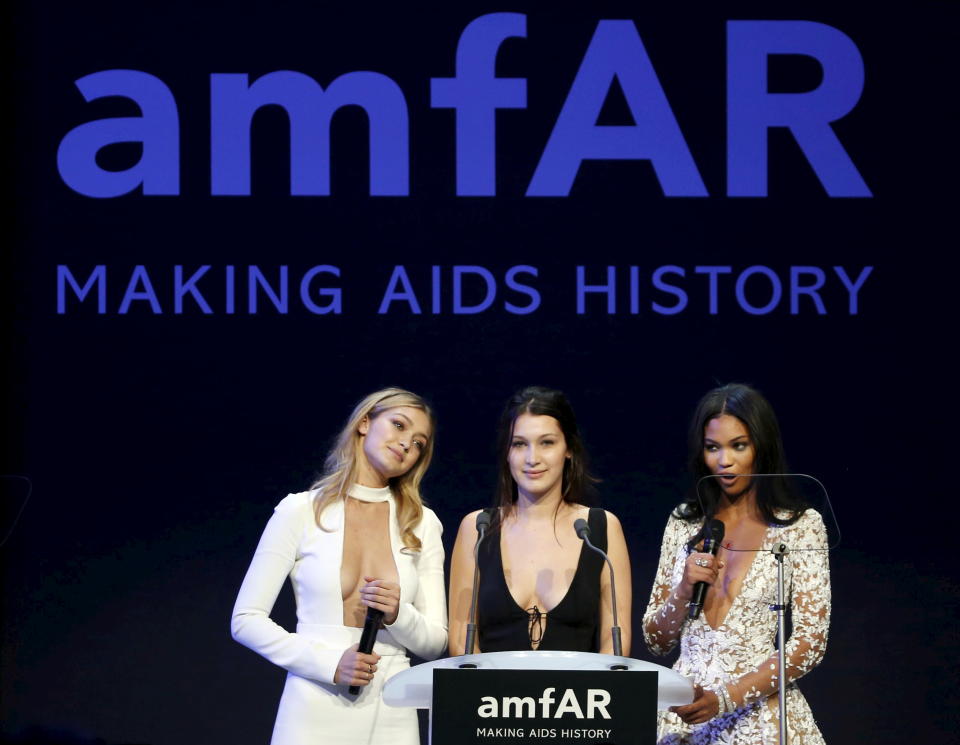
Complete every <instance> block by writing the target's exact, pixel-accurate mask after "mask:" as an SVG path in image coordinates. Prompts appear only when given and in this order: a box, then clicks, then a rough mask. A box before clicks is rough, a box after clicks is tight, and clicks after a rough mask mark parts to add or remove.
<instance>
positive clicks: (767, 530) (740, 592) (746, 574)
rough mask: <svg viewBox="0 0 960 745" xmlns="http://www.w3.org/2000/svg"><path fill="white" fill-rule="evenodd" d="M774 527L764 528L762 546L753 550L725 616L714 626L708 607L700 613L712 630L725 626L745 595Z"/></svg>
mask: <svg viewBox="0 0 960 745" xmlns="http://www.w3.org/2000/svg"><path fill="white" fill-rule="evenodd" d="M772 528H773V526H772V525H767V526H766V527H765V528H764V530H763V540H762V541H761V544H760V545H761V547H760V548H758V549H757V550H755V551H754V552H753V558H752V559H750V565H749V566H748V567H747V571H746V572H744V575H743V578H742V579H741V580H740V587H739V588H738V589H737V594H736V595H735V596H734V597H733V600H731V601H730V605H729V607H728V608H727V610H726V612H725V613H724V614H723V618H720V619H718V622H717V625H716V626H714V625H713V624H711V623H710V621H708V620H707V613H706V609H704V612H703V613H701V614H700V617H701V618H702V619H703V622H704V624H706V626H707V628H709V629H710V630H711V631H717V630H718V629H720V628H723V625H724V624H725V623H726V622H727V618H729V616H730V612H731V611H732V610H733V609H734V607H735V606H736V604H737V603H739V602H740V596H741V595H743V588H744V587H745V586H746V584H747V580H748V579H750V576H751V575H752V574H753V567H754V566H755V565H756V563H757V557H758V556H759V555H760V554H761V553H763V552H764V551H766V548H764V546H766V545H767V543H768V541H767V538H768V537H769V535H770V531H771V529H772Z"/></svg>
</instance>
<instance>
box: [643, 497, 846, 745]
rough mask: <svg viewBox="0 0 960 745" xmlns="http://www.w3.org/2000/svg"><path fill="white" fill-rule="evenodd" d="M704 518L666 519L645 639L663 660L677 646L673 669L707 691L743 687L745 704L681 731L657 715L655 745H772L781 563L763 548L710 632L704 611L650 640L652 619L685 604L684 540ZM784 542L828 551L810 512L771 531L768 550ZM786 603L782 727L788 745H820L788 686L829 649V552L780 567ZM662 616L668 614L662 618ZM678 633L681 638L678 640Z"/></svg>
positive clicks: (792, 557)
mask: <svg viewBox="0 0 960 745" xmlns="http://www.w3.org/2000/svg"><path fill="white" fill-rule="evenodd" d="M702 524H703V523H702V521H698V522H686V521H684V520H678V519H677V518H675V517H673V516H671V517H670V520H669V521H668V522H667V529H666V531H665V532H664V536H663V545H662V547H661V551H660V565H659V567H658V569H657V577H656V580H655V582H654V585H653V591H652V592H651V594H650V602H649V604H648V605H647V611H646V613H645V614H644V619H643V625H644V636H645V639H646V643H647V647H648V648H649V649H650V651H651V652H652V653H653V654H655V655H665V654H668V653H669V652H670V651H671V650H672V649H673V647H674V646H676V642H677V638H678V636H679V639H680V657H679V659H678V660H677V662H676V664H675V665H674V666H673V669H674V670H676V671H677V672H678V673H680V674H681V675H684V676H686V677H688V678H690V679H691V680H693V681H694V682H695V683H696V684H698V685H701V686H703V687H704V688H712V687H714V686H716V685H718V684H720V683H723V684H728V683H734V682H737V683H739V684H740V685H744V684H745V685H746V686H747V690H748V691H749V693H748V694H747V697H746V698H747V701H746V702H745V703H744V704H743V705H742V706H740V708H738V709H737V710H736V711H734V712H732V713H730V714H727V715H726V716H723V717H715V718H714V719H712V720H710V721H709V722H705V723H704V724H699V725H687V724H684V723H683V721H682V720H681V719H680V718H679V717H678V716H677V715H676V714H673V713H671V712H661V713H660V719H659V727H658V740H657V741H658V743H659V745H714V744H719V743H723V744H724V745H768V744H769V745H775V744H776V743H777V742H778V726H779V725H778V716H777V710H778V708H779V705H778V701H777V695H776V694H777V691H778V668H779V664H778V661H777V652H776V647H775V640H776V631H777V616H776V613H774V612H773V611H771V610H770V608H769V606H770V605H772V604H774V603H776V593H777V562H776V560H775V559H774V557H773V556H772V555H771V554H770V553H769V551H758V552H757V553H756V556H755V557H754V559H753V563H752V564H751V565H750V567H749V569H748V570H747V574H746V576H745V577H744V579H743V584H742V587H741V590H740V594H739V595H738V596H737V597H736V598H735V599H734V601H733V605H732V606H731V607H730V610H729V611H728V612H727V616H726V618H724V619H723V623H721V624H720V625H719V626H718V627H717V628H716V629H714V628H711V627H710V625H709V624H708V623H707V620H706V618H705V615H704V614H702V613H701V614H700V617H699V618H697V619H696V620H693V621H691V620H688V619H687V617H686V614H685V613H684V615H683V621H682V626H681V627H680V628H679V629H677V628H676V625H674V627H673V628H670V627H668V626H667V623H666V621H662V622H661V624H660V630H659V631H658V632H655V633H647V625H648V624H649V623H650V622H651V621H652V620H653V619H654V617H655V616H656V615H657V614H660V613H664V612H665V611H669V610H670V609H671V608H674V607H676V605H677V604H679V603H680V602H681V601H679V600H678V599H676V597H675V596H673V594H672V592H673V588H674V587H676V586H677V585H678V584H679V583H680V580H681V579H682V577H683V568H684V562H685V561H686V558H687V555H688V554H687V542H688V541H689V540H690V539H691V538H692V537H693V536H694V535H695V534H696V533H697V532H698V531H699V530H700V527H701V526H702ZM780 540H782V541H783V542H784V543H786V544H787V546H788V547H804V546H806V547H812V546H826V545H827V536H826V529H825V528H824V525H823V520H822V519H821V517H820V514H819V513H818V512H816V511H814V510H807V511H806V512H805V513H804V514H803V516H802V517H801V518H800V519H799V520H797V522H796V523H794V524H793V525H789V526H786V527H779V526H770V527H769V528H768V529H767V533H766V538H765V541H764V546H767V547H769V546H771V545H773V543H774V542H776V541H780ZM784 580H785V590H786V593H787V598H788V603H791V604H792V616H793V632H792V633H791V635H790V637H789V639H788V640H787V644H786V650H785V651H786V662H787V679H788V681H789V682H788V685H787V692H786V699H787V715H788V716H787V722H788V728H789V729H788V736H789V742H790V745H822V743H823V737H822V735H821V734H820V730H819V729H818V728H817V725H816V722H815V721H814V719H813V714H812V713H811V711H810V707H809V706H808V705H807V702H806V699H804V697H803V694H801V693H800V689H799V688H798V687H797V685H796V683H795V682H793V681H795V680H796V679H797V678H799V677H801V676H802V675H804V674H805V673H807V672H809V671H810V670H812V669H813V668H814V667H816V666H817V665H818V664H819V663H820V660H821V659H823V654H824V651H825V650H826V647H827V632H828V630H829V625H830V568H829V564H828V552H827V551H825V550H808V551H794V552H792V553H789V554H788V555H787V557H786V559H785V562H784ZM663 618H664V619H666V618H667V616H666V615H664V616H663ZM678 632H679V633H678Z"/></svg>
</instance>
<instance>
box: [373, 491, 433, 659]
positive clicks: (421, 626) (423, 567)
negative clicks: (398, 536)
mask: <svg viewBox="0 0 960 745" xmlns="http://www.w3.org/2000/svg"><path fill="white" fill-rule="evenodd" d="M421 525H422V535H421V536H420V540H421V543H422V547H421V549H420V552H419V555H418V556H417V559H416V562H417V576H418V586H417V594H416V597H414V598H413V600H412V602H411V601H410V599H405V598H403V597H401V598H400V608H399V610H398V612H397V620H396V621H394V622H393V623H392V624H391V625H389V626H387V627H386V628H387V629H389V630H390V634H391V635H392V636H393V638H394V639H396V640H397V642H399V643H400V644H402V645H403V646H404V647H406V648H407V649H409V650H410V651H411V652H413V653H414V654H415V655H417V656H418V657H422V658H423V659H426V660H432V659H434V658H436V657H439V656H440V655H441V654H443V652H444V650H446V648H447V599H446V593H445V590H444V582H443V557H444V553H443V541H442V540H441V535H442V533H443V526H442V525H441V524H440V520H439V518H437V516H436V515H435V514H434V513H433V511H432V510H424V513H423V519H422V522H421Z"/></svg>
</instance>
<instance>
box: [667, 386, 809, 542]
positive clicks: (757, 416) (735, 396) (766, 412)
mask: <svg viewBox="0 0 960 745" xmlns="http://www.w3.org/2000/svg"><path fill="white" fill-rule="evenodd" d="M724 414H727V415H729V416H733V417H736V418H737V419H739V420H740V421H741V422H742V423H743V426H745V427H746V428H747V432H748V433H749V434H750V442H751V443H752V444H753V452H754V460H753V471H754V473H758V474H785V473H787V461H786V457H785V456H784V453H783V440H782V439H781V437H780V425H779V424H778V423H777V416H776V414H774V413H773V407H772V406H770V403H769V402H768V401H767V399H765V398H764V397H763V396H762V395H761V394H760V392H759V391H757V390H755V389H754V388H751V387H750V386H748V385H743V384H741V383H730V384H728V385H723V386H720V387H719V388H714V389H713V390H712V391H710V392H709V393H707V394H706V395H705V396H704V397H703V398H701V399H700V403H698V404H697V408H696V410H695V411H694V413H693V418H692V419H691V420H690V430H689V432H688V434H687V447H688V453H689V468H690V473H691V474H692V475H693V477H694V484H693V486H692V487H691V489H690V493H689V494H688V495H687V498H686V499H685V500H684V501H683V502H681V503H680V504H679V505H678V506H677V509H676V510H675V511H674V516H675V517H678V518H680V519H681V520H687V521H690V522H693V521H696V520H700V519H701V518H704V517H705V518H706V519H707V520H709V519H710V518H712V517H713V516H714V514H715V513H716V510H717V504H718V502H719V501H720V487H719V485H718V484H717V483H716V481H714V480H713V479H705V480H703V477H704V476H709V475H710V471H709V470H708V469H707V464H706V462H705V461H704V458H703V433H704V430H705V429H706V426H707V424H708V423H709V422H710V420H711V419H716V418H717V417H719V416H723V415H724ZM698 492H699V493H698ZM756 497H757V507H758V509H759V510H760V514H761V515H762V517H763V519H764V521H765V522H766V523H767V524H768V525H792V524H793V523H795V522H796V521H797V520H798V519H799V518H800V516H801V515H802V514H803V512H804V510H805V509H806V508H807V505H806V503H805V502H804V501H803V500H802V499H801V498H800V497H799V496H798V495H797V494H795V493H794V492H793V491H791V490H790V488H789V486H788V484H787V480H786V479H785V478H778V477H777V476H774V477H772V478H766V479H757V480H756ZM778 512H781V513H782V512H787V513H789V514H788V515H787V516H786V517H779V516H778V515H777V513H778ZM700 537H701V536H697V537H695V540H694V542H696V541H697V540H699V538H700Z"/></svg>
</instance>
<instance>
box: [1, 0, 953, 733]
mask: <svg viewBox="0 0 960 745" xmlns="http://www.w3.org/2000/svg"><path fill="white" fill-rule="evenodd" d="M547 6H549V7H547ZM893 7H894V6H891V8H893ZM958 20H960V18H958V12H957V6H956V4H955V3H945V2H919V3H913V4H910V5H909V6H897V7H896V8H895V9H891V10H887V9H885V7H881V6H872V7H870V8H866V7H864V8H858V9H857V11H856V12H853V11H847V10H845V9H843V8H840V7H838V4H837V3H829V4H811V3H786V4H777V5H775V6H774V5H770V4H768V3H761V4H738V3H707V4H698V5H694V6H690V5H684V4H673V5H669V4H668V5H664V4H662V3H661V4H656V7H654V5H653V4H649V3H622V4H613V3H593V4H583V3H579V4H574V5H571V6H570V7H563V6H561V5H557V4H546V5H545V6H541V7H538V6H537V5H534V4H524V3H515V4H514V5H512V6H509V7H500V6H491V5H485V4H473V3H450V4H447V6H446V7H435V6H426V7H422V8H417V7H410V6H407V5H403V4H400V5H396V4H394V5H388V4H382V5H381V4H372V5H371V4H359V3H353V4H342V3H341V4H331V3H322V4H321V3H305V2H276V3H272V4H265V3H252V2H237V3H213V2H210V3H194V2H181V1H180V0H172V1H171V2H167V3H163V4H143V3H119V2H95V3H63V2H54V3H28V2H16V3H14V4H12V5H11V6H9V9H8V21H9V27H10V28H12V29H13V37H14V38H13V42H14V45H15V58H14V67H13V68H12V74H10V75H8V82H9V83H11V84H12V85H11V88H12V96H13V100H14V103H15V116H14V118H13V125H14V126H13V129H12V131H11V132H10V134H8V137H9V138H10V139H9V141H8V142H9V144H10V146H11V149H12V150H13V152H14V159H13V164H14V170H13V184H12V186H13V195H14V196H13V198H14V219H13V223H12V231H11V232H12V238H8V249H7V250H6V251H4V252H3V261H4V264H3V272H2V276H3V284H2V287H0V290H2V295H0V297H2V301H3V304H4V307H5V321H4V340H5V341H4V346H5V349H6V355H5V359H6V360H7V365H6V367H7V372H8V374H9V375H10V376H11V383H10V384H8V385H7V386H6V387H5V388H4V397H3V398H4V406H5V412H4V426H5V434H6V435H7V436H6V438H5V440H6V442H7V443H8V444H7V446H6V448H5V449H4V450H3V451H2V459H3V469H2V470H3V473H4V474H7V475H5V476H4V477H3V479H2V480H0V484H2V505H3V524H2V525H0V528H2V531H0V532H2V534H3V535H2V536H0V540H3V545H2V548H0V554H2V555H0V561H2V565H3V569H2V577H3V590H2V591H3V606H2V607H3V632H2V635H3V647H2V667H3V670H2V690H0V697H2V720H3V724H2V728H3V735H4V737H6V738H8V739H14V740H16V741H21V742H26V741H30V742H32V741H38V740H41V739H42V738H44V737H46V738H48V739H49V740H50V741H56V742H88V741H89V742H93V741H96V742H104V743H108V744H110V745H117V744H120V743H140V744H147V743H149V744H150V745H173V744H176V745H180V744H183V743H196V744H197V745H217V744H218V743H224V744H227V743H229V744H231V745H233V744H235V743H261V742H266V741H267V740H268V738H269V734H270V730H271V726H272V721H273V717H274V713H275V707H276V703H277V700H278V696H279V693H280V689H281V686H282V684H283V677H284V674H283V672H282V671H281V670H279V669H277V668H275V667H273V666H271V665H270V664H268V663H266V662H265V661H263V660H262V659H260V658H259V657H257V656H256V655H254V654H253V653H251V652H249V651H248V650H246V649H244V648H242V647H241V646H240V645H238V644H236V643H234V642H233V641H232V640H231V639H230V636H229V631H228V622H229V616H230V611H231V608H232V605H233V600H234V596H235V593H236V590H237V588H238V586H239V584H240V581H241V579H242V577H243V574H244V571H245V569H246V566H247V563H248V561H249V559H250V557H251V556H252V553H253V550H254V547H255V545H256V542H257V540H258V537H259V534H260V531H261V529H262V526H263V525H264V523H265V522H266V520H267V519H268V518H269V516H270V514H271V510H272V508H273V506H274V505H275V504H276V503H277V502H278V501H279V500H280V499H282V498H283V496H284V495H285V494H287V493H288V492H292V491H300V490H302V489H304V488H306V487H307V486H308V485H309V484H310V483H311V480H312V479H313V478H314V477H315V475H316V473H317V469H318V467H319V466H320V464H321V461H322V458H323V455H324V453H325V451H326V449H327V447H328V446H329V444H330V438H331V436H332V435H333V434H334V433H335V432H336V431H337V430H338V429H339V427H340V426H341V424H342V422H343V421H344V419H345V417H346V415H347V414H348V412H349V409H350V407H351V406H352V404H353V402H354V401H356V400H357V399H359V398H360V397H361V396H362V395H364V394H366V393H368V392H369V391H371V390H373V389H375V388H378V387H381V386H385V385H401V386H406V387H409V388H411V389H413V390H415V391H418V392H420V393H422V394H423V395H425V396H427V397H428V398H429V399H430V400H431V401H432V402H433V403H434V404H435V406H436V409H437V411H438V413H439V418H440V428H439V432H438V434H437V451H436V459H435V465H434V466H433V467H432V469H431V471H430V473H429V475H428V478H427V480H426V482H425V494H426V498H427V500H428V502H429V504H430V505H431V506H432V507H433V508H434V509H435V510H436V511H437V513H438V514H439V515H440V517H441V519H442V521H443V523H444V525H445V526H446V535H445V541H446V544H447V549H448V552H449V549H450V548H451V547H452V539H453V536H454V534H455V529H456V526H457V524H458V521H459V519H460V517H461V516H462V515H463V514H464V513H465V512H467V511H469V510H472V509H475V508H477V507H481V506H485V505H486V504H488V502H489V501H490V498H491V492H492V485H493V475H494V471H495V459H494V452H493V440H494V429H495V423H496V418H497V414H498V411H499V409H500V407H501V406H502V403H503V402H504V401H505V399H506V398H507V397H508V396H509V394H510V393H511V392H512V391H514V390H515V389H517V388H518V387H521V386H524V385H529V384H543V385H549V386H554V387H559V388H562V389H564V390H565V391H567V393H568V394H569V396H570V398H571V400H572V401H573V403H574V405H575V407H576V410H577V412H578V414H579V416H580V419H581V422H582V426H583V429H584V431H585V434H586V438H587V444H588V446H589V448H590V451H591V454H592V456H593V463H594V466H595V471H596V472H597V474H598V475H599V476H600V477H601V478H602V479H603V482H602V484H601V487H600V490H601V495H602V500H603V504H604V506H606V507H607V508H608V509H610V510H611V511H613V512H614V513H616V514H617V515H618V516H619V517H620V519H621V520H622V522H623V524H624V527H625V530H626V535H627V538H628V542H629V548H630V552H631V558H632V562H633V578H634V580H633V581H634V586H633V593H634V619H633V620H634V628H635V630H637V631H638V630H639V629H638V625H639V618H640V614H641V613H642V610H643V608H644V606H645V604H646V600H647V596H648V593H649V588H650V584H651V582H652V579H653V574H654V569H655V566H656V561H657V557H658V551H659V541H660V535H661V531H662V529H663V525H664V523H665V521H666V518H667V515H668V513H669V511H670V510H671V508H672V507H673V506H674V505H675V504H676V503H677V501H678V499H679V497H680V495H681V493H682V490H683V489H684V488H685V486H686V482H685V477H684V469H685V452H684V449H685V442H684V438H685V427H686V423H687V420H688V417H689V415H690V413H691V411H692V408H693V405H694V403H695V402H696V400H697V398H698V397H699V396H700V395H701V394H702V393H703V392H704V391H705V390H707V389H708V388H710V387H712V386H714V385H716V384H717V383H718V382H729V381H742V382H748V383H752V384H754V385H756V386H757V387H759V388H760V389H761V390H762V391H763V392H764V393H765V394H767V396H768V397H769V399H770V400H771V401H772V402H773V404H774V406H775V408H776V409H777V411H778V413H779V416H780V418H781V424H782V427H783V430H784V437H785V441H786V447H787V455H788V458H789V460H790V463H791V465H792V466H793V468H794V469H795V470H796V471H799V472H805V473H810V474H813V475H816V476H818V477H819V478H820V479H821V480H822V481H823V482H824V484H826V486H827V488H828V490H829V492H830V495H831V497H832V500H833V503H834V505H835V509H836V513H837V516H838V519H839V522H840V526H841V529H842V532H843V542H842V543H841V545H840V546H839V548H838V549H837V550H836V551H835V553H834V555H833V556H832V561H831V564H832V569H833V588H834V606H833V621H832V629H831V634H830V645H829V649H828V652H827V655H826V658H825V660H824V662H823V664H822V665H821V666H820V667H819V668H818V669H817V670H815V671H814V672H813V673H812V674H811V675H810V676H809V677H807V678H805V679H804V680H803V681H802V682H801V687H802V688H803V690H804V692H805V693H806V695H807V696H808V698H809V700H810V703H811V706H812V708H813V711H814V713H815V715H816V717H817V719H818V721H819V722H820V724H821V726H822V729H823V732H824V734H825V736H826V739H827V741H828V742H832V743H855V742H862V743H867V742H869V743H902V742H947V741H949V740H951V739H952V738H953V737H955V735H954V729H953V725H954V724H955V716H956V714H955V713H956V711H957V710H958V703H960V702H958V701H957V693H956V692H957V689H958V680H957V678H958V676H957V672H956V671H957V669H958V664H957V663H958V660H957V648H958V639H957V631H956V629H957V625H956V615H957V614H956V610H957V581H956V559H955V556H954V553H955V550H954V549H952V544H953V543H955V539H954V538H953V533H954V532H955V531H954V530H953V526H954V524H955V523H956V513H957V507H956V489H955V485H954V480H953V479H952V478H950V476H951V474H950V473H949V472H948V470H947V468H946V465H947V464H948V463H952V462H953V461H954V460H955V458H954V457H953V456H952V455H951V454H949V451H950V450H952V446H951V445H950V444H949V443H952V442H953V441H954V439H955V433H954V431H953V430H954V429H955V426H956V425H955V424H954V423H953V421H952V420H953V419H954V417H953V415H952V407H953V400H954V396H955V393H956V385H955V383H954V380H953V378H954V377H955V376H954V374H953V364H952V362H951V360H952V356H948V354H947V350H948V349H949V348H950V347H952V346H953V345H954V343H955V333H956V332H955V329H954V322H955V313H954V308H955V304H956V290H955V287H954V286H955V279H954V276H955V272H956V269H957V261H956V259H955V251H956V230H955V216H954V212H955V209H956V193H957V190H956V170H957V165H958V161H957V157H956V156H957V145H956V141H957V116H956V113H957V104H956V100H957V97H956V73H957V70H956V60H955V57H956V55H955V52H956V49H957V42H958V40H957V34H956V28H957V22H958ZM276 617H277V618H278V619H279V620H280V621H281V622H283V623H286V624H292V623H293V613H292V598H291V597H290V596H289V594H288V593H287V592H285V593H284V594H283V595H281V598H280V600H279V602H278V607H277V610H276ZM635 642H636V643H635V644H634V648H633V653H634V655H635V656H637V657H640V658H648V657H649V656H648V654H647V652H646V651H645V650H644V649H643V647H642V643H641V642H640V640H639V637H638V636H636V635H635ZM18 738H19V739H18Z"/></svg>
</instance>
